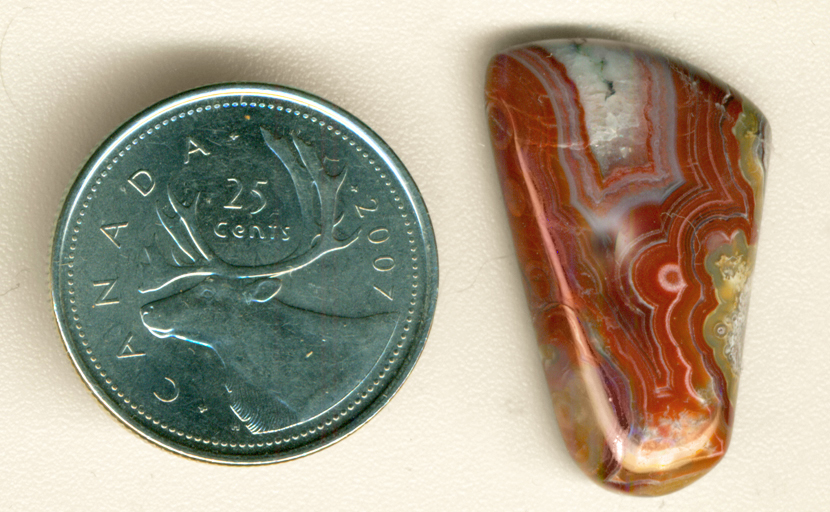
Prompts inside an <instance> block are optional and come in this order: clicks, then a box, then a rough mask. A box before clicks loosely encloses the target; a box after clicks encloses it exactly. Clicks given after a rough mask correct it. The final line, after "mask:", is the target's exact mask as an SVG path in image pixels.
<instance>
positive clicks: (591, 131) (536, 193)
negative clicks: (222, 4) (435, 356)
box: [486, 40, 769, 494]
mask: <svg viewBox="0 0 830 512" xmlns="http://www.w3.org/2000/svg"><path fill="white" fill-rule="evenodd" d="M486 98H487V113H488V117H489V123H490V133H491V137H492V144H493V148H494V153H495V158H496V163H497V167H498V172H499V178H500V181H501V185H502V190H503V192H504V199H505V203H506V206H507V212H508V217H509V219H510V225H511V228H512V232H513V239H514V242H515V247H516V252H517V255H518V260H519V264H520V266H521V273H522V276H523V278H524V283H525V290H526V292H527V299H528V303H529V305H530V311H531V314H532V317H533V322H534V324H535V327H536V331H537V334H538V342H539V348H540V350H541V354H542V359H543V362H544V370H545V374H546V376H547V382H548V385H549V388H550V393H551V396H552V398H553V403H554V408H555V411H556V417H557V420H558V422H559V426H560V430H561V432H562V436H563V438H564V440H565V444H566V446H567V448H568V450H569V451H570V453H571V455H572V456H573V458H574V460H575V461H576V462H577V464H578V465H579V466H580V467H581V468H582V470H583V471H584V472H585V473H586V474H588V475H589V476H590V477H591V478H592V479H594V480H596V481H598V482H599V483H601V484H604V485H606V486H609V487H612V488H616V489H619V490H623V491H629V492H632V493H636V494H664V493H666V492H671V491H673V490H675V489H678V488H680V487H682V486H684V485H686V484H688V483H690V482H692V481H694V480H695V479H697V478H699V477H700V476H702V475H703V474H704V473H706V472H707V471H709V470H710V469H711V468H712V467H713V466H714V465H715V464H716V463H717V462H718V461H719V460H720V459H721V458H722V457H723V455H724V453H725V451H726V448H727V446H728V444H729V438H730V434H731V429H732V424H733V419H734V415H735V400H736V397H737V387H738V377H739V375H740V372H741V352H742V346H743V338H744V331H745V328H746V318H747V308H748V306H749V294H750V277H751V275H752V269H753V265H754V262H755V252H756V246H757V243H758V226H759V221H760V216H761V204H762V200H763V192H764V181H765V175H766V162H767V152H768V144H769V142H768V141H769V128H768V125H767V122H766V120H765V119H764V117H763V115H762V114H761V113H760V112H759V111H758V110H757V109H756V108H755V106H753V105H752V104H751V103H750V102H749V101H747V100H745V99H744V98H742V97H741V96H740V94H738V93H737V92H736V91H734V90H732V89H731V88H729V87H728V86H726V85H725V84H723V83H721V82H718V81H717V80H715V79H713V78H712V77H711V76H709V75H708V74H706V73H704V72H701V71H699V70H696V69H694V68H692V67H690V66H688V65H687V64H684V63H682V62H680V61H677V60H674V59H671V58H669V57H666V56H664V55H661V54H659V53H655V52H652V51H649V50H645V49H643V48H640V47H635V46H630V45H626V44H621V43H616V42H609V41H594V40H579V41H574V40H553V41H543V42H539V43H535V44H531V45H527V46H522V47H518V48H513V49H510V50H508V51H506V52H504V53H501V54H499V55H497V56H496V57H494V58H493V60H492V61H491V63H490V67H489V69H488V73H487V89H486Z"/></svg>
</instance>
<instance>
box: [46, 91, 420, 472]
mask: <svg viewBox="0 0 830 512" xmlns="http://www.w3.org/2000/svg"><path fill="white" fill-rule="evenodd" d="M436 291H437V260H436V252H435V245H434V238H433V235H432V230H431V226H430V223H429V218H428V216H427V214H426V210H425V208H424V205H423V202H422V200H421V198H420V195H419V193H418V191H417V189H416V187H415V185H414V183H413V182H412V180H411V178H410V176H409V174H408V173H407V171H406V170H405V168H404V167H403V165H402V164H401V163H400V161H399V160H398V159H397V158H396V157H395V155H394V154H393V153H392V151H391V150H390V149H389V148H388V147H387V146H386V144H384V143H383V141H381V140H380V139H379V138H378V137H377V136H376V135H375V134H374V133H373V132H371V130H369V129H368V128H367V127H366V126H365V125H363V124H362V123H360V122H359V121H358V120H356V119H355V118H354V117H352V116H351V115H349V114H347V113H346V112H344V111H342V110H340V109H338V108H337V107H335V106H333V105H331V104H329V103H327V102H325V101H323V100H320V99H319V98H315V97H313V96H311V95H308V94H306V93H302V92H299V91H294V90H291V89H285V88H279V87H273V86H264V85H256V84H252V85H246V84H229V85H220V86H212V87H209V88H204V89H199V90H195V91H191V92H188V93H184V94H182V95H179V96H177V97H174V98H171V99H169V100H166V101H164V102H161V103H159V104H158V105H155V106H153V107H151V108H150V109H148V110H147V111H145V112H143V113H141V114H139V115H138V116H136V118H134V119H133V120H131V121H129V122H128V123H126V124H125V125H124V126H123V127H122V128H121V129H119V130H118V131H117V132H116V133H115V134H113V135H112V136H111V137H110V138H109V139H108V140H107V141H105V142H104V144H103V145H102V146H101V148H99V149H98V151H96V153H95V154H94V155H93V156H92V158H91V159H90V161H89V162H88V163H87V165H86V166H85V167H84V168H83V169H82V171H81V174H80V176H79V177H78V179H77V181H76V183H75V184H74V185H73V187H72V189H71V190H70V192H69V196H68V198H67V201H66V204H65V205H64V209H63V211H62V213H61V216H60V219H59V224H58V229H57V232H56V238H55V244H54V249H53V299H54V306H55V312H56V315H57V318H58V323H59V326H60V329H61V334H62V335H63V338H64V341H65V343H66V346H67V349H68V352H69V354H70V356H71V358H72V360H73V362H74V363H75V365H76V367H77V368H78V371H79V373H80V374H81V376H82V377H83V378H84V380H85V381H86V382H87V384H88V385H89V386H90V388H91V389H92V391H93V392H94V394H95V395H96V396H97V397H98V398H99V399H100V400H101V402H102V403H103V404H104V405H105V406H106V407H107V408H108V409H109V410H110V411H112V412H113V413H114V414H115V415H116V416H117V417H118V418H120V419H121V420H122V421H124V422H125V423H126V424H127V425H128V426H130V427H131V428H133V429H134V430H136V431H137V432H138V433H140V434H141V435H143V436H144V437H146V438H147V439H149V440H151V441H153V442H156V443H158V444H160V445H162V446H164V447H166V448H169V449H171V450H173V451H175V452H178V453H181V454H184V455H188V456H191V457H194V458H198V459H203V460H209V461H214V462H224V463H236V464H254V463H266V462H276V461H282V460H287V459H291V458H295V457H297V456H300V455H304V454H306V453H310V452H312V451H315V450H317V449H320V448H322V447H324V446H326V445H328V444H330V443H332V442H334V441H336V440H338V439H340V438H342V437H343V436H345V435H347V434H349V433H351V432H352V431H354V430H355V429H356V428H357V427H359V426H360V425H361V424H362V423H364V422H365V421H366V420H368V419H369V418H371V417H372V416H373V415H374V414H375V413H376V412H377V411H378V410H379V409H380V408H381V407H382V406H383V405H384V404H385V403H386V402H387V401H388V399H389V398H390V397H391V396H392V395H393V394H394V393H395V392H396V391H397V389H398V388H399V387H400V385H401V384H402V382H403V380H404V379H405V378H406V376H407V375H408V373H409V372H410V371H411V369H412V367H413V365H414V363H415V361H416V359H417V357H418V355H419V354H420V352H421V350H422V348H423V345H424V342H425V339H426V335H427V333H428V331H429V326H430V323H431V318H432V314H433V311H434V307H435V298H436Z"/></svg>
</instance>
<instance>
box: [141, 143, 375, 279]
mask: <svg viewBox="0 0 830 512" xmlns="http://www.w3.org/2000/svg"><path fill="white" fill-rule="evenodd" d="M262 136H263V139H264V140H265V143H266V145H267V146H268V147H269V148H270V149H271V151H273V152H274V154H275V155H277V158H279V160H280V161H281V162H282V164H283V165H284V166H285V168H286V169H287V170H288V173H289V175H290V176H291V179H292V180H293V182H294V187H295V189H296V191H297V197H298V199H299V203H300V209H301V212H302V218H303V219H304V220H305V219H309V218H310V217H311V212H313V210H314V202H315V196H316V199H317V200H318V201H319V203H320V218H319V224H320V232H319V233H318V234H317V235H316V236H315V237H314V238H313V239H312V241H311V244H310V245H309V247H308V249H307V250H306V251H305V252H303V253H302V254H300V255H298V256H295V257H293V258H290V259H286V260H282V261H278V262H276V263H271V264H267V265H257V266H244V265H231V264H229V263H227V262H225V261H223V260H222V259H221V258H219V257H218V256H217V255H216V254H215V253H214V252H212V251H211V250H210V248H209V246H208V244H206V243H205V242H204V241H203V240H202V239H201V237H200V236H199V230H198V228H197V226H196V213H197V212H198V203H199V197H200V196H199V195H197V196H196V198H195V199H194V200H193V202H192V203H191V204H190V206H184V205H182V204H181V203H180V202H179V201H178V200H177V199H176V198H175V196H174V195H173V193H172V192H171V191H170V190H169V188H168V190H167V199H168V201H169V202H170V206H171V207H172V208H173V211H174V212H175V218H174V219H173V220H172V221H171V220H169V219H168V220H165V219H164V215H163V214H162V213H161V212H160V211H159V210H158V208H157V209H156V211H157V214H158V218H159V220H160V221H161V225H162V226H163V227H164V229H165V231H166V232H167V234H168V235H170V237H171V238H172V239H173V241H174V242H175V244H176V246H177V247H178V248H179V249H180V250H181V251H182V252H183V253H184V254H185V256H186V257H187V259H188V260H190V262H189V264H187V266H184V265H183V266H181V267H178V268H180V269H182V270H184V269H187V271H186V272H184V273H181V274H178V275H176V276H175V277H173V278H170V279H166V280H163V281H162V282H161V283H159V284H153V285H151V286H149V287H147V288H143V289H141V290H139V291H140V292H141V293H151V292H155V291H158V290H160V289H162V288H164V287H166V286H168V285H170V284H171V283H173V282H176V281H179V280H181V279H185V278H188V277H193V276H209V275H221V276H226V277H235V278H239V279H256V278H266V277H267V278H277V277H280V276H283V275H286V274H290V273H291V272H294V271H297V270H300V269H301V268H304V267H306V266H308V265H310V264H311V263H314V262H315V261H317V260H318V259H320V258H322V257H323V256H325V255H326V254H329V253H332V252H335V251H340V250H342V249H345V248H346V247H349V246H350V245H352V244H353V243H354V242H355V241H356V240H357V237H358V235H359V234H360V230H357V231H356V232H355V233H354V234H352V235H351V236H350V237H349V238H347V239H345V240H338V239H337V238H335V237H334V232H335V229H336V228H337V226H338V224H340V221H341V220H342V219H343V215H342V214H340V215H338V214H337V197H338V194H339V193H340V187H341V186H342V185H343V182H344V181H345V178H346V172H345V171H344V172H341V173H340V174H339V175H337V176H330V175H329V174H328V173H326V171H325V169H324V167H323V164H322V162H321V161H320V158H319V157H318V156H317V154H316V153H315V152H314V150H313V149H312V148H311V147H310V146H309V145H307V144H305V143H304V142H302V141H300V140H298V139H296V138H295V137H293V136H292V145H293V147H294V148H295V149H296V151H297V154H298V155H299V157H300V159H299V160H298V159H297V158H295V157H294V154H293V152H292V151H291V146H289V144H288V143H287V142H286V141H285V140H283V139H277V138H275V137H273V136H272V135H271V134H270V133H269V132H268V131H266V130H265V129H262ZM176 261H177V262H178V260H176Z"/></svg>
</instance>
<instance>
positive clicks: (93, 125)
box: [0, 0, 830, 511]
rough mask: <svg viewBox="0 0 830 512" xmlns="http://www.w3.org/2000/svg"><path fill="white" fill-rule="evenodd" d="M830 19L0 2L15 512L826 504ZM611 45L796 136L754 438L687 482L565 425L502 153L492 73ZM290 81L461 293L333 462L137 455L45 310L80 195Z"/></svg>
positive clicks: (7, 370) (586, 10)
mask: <svg viewBox="0 0 830 512" xmlns="http://www.w3.org/2000/svg"><path fill="white" fill-rule="evenodd" d="M828 26H830V5H828V2H819V1H815V2H806V1H804V2H787V1H783V0H781V1H778V2H774V1H764V0H735V1H732V2H723V1H720V0H713V1H700V2H692V1H689V0H656V1H642V2H636V1H635V2H621V1H608V2H580V1H577V0H570V1H560V0H544V1H532V0H527V1H521V2H509V1H504V0H503V1H501V2H493V3H489V4H488V3H478V2H473V1H464V0H461V1H457V2H447V1H433V2H426V1H423V2H417V1H412V2H388V3H387V4H385V5H382V4H379V3H377V2H343V1H337V2H336V1H331V2H310V1H293V2H288V1H287V2H278V1H275V0H268V1H250V2H231V1H228V0H226V1H224V2H218V1H214V2H201V3H199V2H187V1H181V0H176V1H170V0H167V1H155V2H149V1H148V2H138V1H136V2H129V3H127V2H124V3H123V5H121V6H116V5H115V2H103V1H100V2H82V1H76V2H68V1H66V2H60V1H57V0H51V1H44V2H40V3H38V2H29V1H24V0H2V2H0V37H2V39H0V195H1V196H2V206H0V209H1V210H2V217H0V219H2V222H0V261H1V262H2V263H0V325H2V329H3V335H2V339H0V379H2V380H0V441H2V447H0V510H4V511H5V510H17V511H33V510H107V511H113V510H175V511H183V510H200V511H207V510H231V509H240V510H279V511H291V510H326V511H331V510H345V511H357V510H395V511H398V510H400V511H410V510H413V511H414V510H429V511H433V510H437V511H444V510H446V511H455V510H493V511H495V510H499V511H513V510H516V511H519V510H604V511H610V510H657V509H661V510H694V511H698V510H746V511H750V510H753V511H754V510H828V509H830V508H827V507H830V505H828V502H830V498H828V495H827V494H828V484H827V479H828V476H827V475H828V472H830V457H828V456H829V455H830V428H828V421H829V420H830V412H829V411H830V409H828V407H830V406H829V405H828V399H829V398H830V386H828V385H827V378H828V371H830V340H829V339H828V334H827V332H828V328H827V322H828V321H827V310H828V299H830V292H828V289H830V275H829V274H828V270H830V266H829V265H828V262H830V258H828V252H827V251H828V249H830V242H829V241H828V238H830V205H828V192H830V169H828V165H830V164H828V162H830V127H829V126H828V122H827V120H828V119H830V101H828V100H827V94H828V92H830V91H829V90H828V89H829V88H830V86H829V85H828V84H830V70H828V62H830V38H828V34H829V33H830V32H828ZM568 36H591V37H610V38H615V39H620V40H623V41H629V42H636V43H641V44H645V45H647V46H650V47H653V48H657V49H661V50H663V51H665V52H668V53H669V54H671V55H674V56H676V57H679V58H682V59H685V60H687V61H689V62H691V63H693V64H695V65H697V66H699V67H701V68H703V69H705V70H707V71H709V72H711V73H713V74H714V75H716V76H718V77H720V78H721V79H723V80H725V81H726V82H728V83H729V84H731V85H732V86H733V87H735V88H736V89H738V90H740V91H742V92H743V93H744V94H745V95H746V96H747V97H749V98H751V99H752V100H753V101H754V102H755V103H756V104H757V105H758V106H759V107H760V108H761V110H762V111H763V112H765V113H766V115H767V116H768V118H769V120H770V123H771V126H772V131H773V141H774V148H773V149H774V152H773V156H772V162H771V172H770V175H769V181H768V186H767V202H766V206H765V209H764V215H765V218H764V221H763V229H762V239H761V247H760V251H759V259H758V264H757V268H756V277H755V280H754V283H753V285H754V286H753V289H754V290H753V298H752V308H751V311H750V318H749V329H748V332H747V343H746V351H745V359H744V368H745V370H744V375H743V378H742V382H741V389H740V401H739V406H738V410H737V420H736V424H735V432H734V438H733V442H732V446H731V448H730V452H729V454H728V455H727V457H726V458H725V460H724V461H723V462H722V463H721V464H720V465H719V466H718V467H717V468H716V469H715V470H714V471H712V472H711V473H710V474H709V475H708V476H706V477H705V478H704V479H703V480H701V481H699V482H698V483H695V484H694V485H692V486H691V487H689V488H687V489H685V490H683V491H680V492H677V493H675V494H671V495H669V496H665V497H662V498H655V499H635V498H631V497H628V496H622V495H617V494H613V493H610V492H608V491H605V490H602V489H600V488H599V487H597V486H596V485H594V484H593V483H591V482H590V481H589V480H588V479H586V478H585V477H584V476H583V475H582V474H581V473H579V472H578V470H577V469H576V466H575V465H574V464H573V463H572V462H571V461H570V458H569V457H568V455H567V453H566V451H565V448H564V445H563V444H562V441H561V440H560V437H559V432H558V429H557V426H556V424H555V421H554V419H553V417H552V408H551V406H550V405H549V399H548V395H547V392H546V389H545V383H544V380H543V377H542V372H541V369H540V366H539V363H538V357H537V355H536V348H535V340H534V334H533V332H532V329H531V326H530V322H529V318H528V314H527V311H526V306H525V303H524V296H523V292H522V290H521V284H520V279H519V274H518V271H517V265H516V261H515V258H514V256H513V252H512V246H511V241H510V239H509V233H508V229H507V223H506V216H505V213H504V211H503V206H502V202H501V196H500V191H499V189H498V183H497V180H496V175H495V170H494V164H493V161H492V157H491V154H490V146H489V142H488V138H487V133H486V123H485V118H484V112H483V101H482V87H483V77H484V70H485V66H486V64H487V61H488V59H489V57H490V56H491V55H492V54H493V53H494V52H496V51H498V50H500V49H503V48H505V47H507V46H510V45H513V44H516V43H521V42H529V41H533V40H537V39H542V38H551V37H568ZM235 80H255V81H264V82H274V83H280V84H284V85H288V86H291V87H297V88H300V89H304V90H307V91H309V92H312V93H314V94H317V95H320V96H322V97H324V98H326V99H328V100H330V101H332V102H334V103H336V104H338V105H340V106H341V107H343V108H345V109H346V110H348V111H350V112H351V113H353V114H354V115H356V116H357V117H359V118H360V119H362V120H363V121H364V122H366V123H367V124H368V125H369V126H371V127H372V128H373V129H374V130H375V131H377V132H378V133H379V134H380V135H381V136H382V137H383V138H384V139H385V140H386V142H387V143H388V144H389V145H390V146H391V147H392V148H393V149H394V150H395V151H396V152H397V154H398V155H399V156H400V158H401V159H402V160H403V162H404V163H405V164H406V165H407V167H408V168H409V171H410V172H411V174H412V176H413V177H414V179H415V180H416V182H417V183H418V186H419V187H420V189H421V192H422V193H423V196H424V198H425V200H426V202H427V205H428V207H429V210H430V214H431V216H432V220H433V223H434V225H435V232H436V236H437V239H438V248H439V257H440V268H441V285H440V294H439V302H438V312H437V315H436V317H435V323H434V327H433V330H432V335H431V337H430V339H429V342H428V344H427V348H426V351H425V352H424V354H423V357H422V358H421V360H420V362H419V363H418V366H417V367H416V369H415V371H414V373H413V374H412V376H411V378H410V379H409V381H408V382H407V383H406V384H405V385H404V387H403V388H402V390H401V392H400V393H399V395H398V396H397V397H396V398H395V399H394V400H393V401H392V402H391V403H390V404H389V406H388V407H386V408H385V409H384V410H383V411H382V412H381V413H380V414H379V415H378V416H377V417H376V418H375V419H374V420H373V421H372V422H370V423H369V424H368V425H366V426H365V427H363V428H362V429H360V430H359V431H358V432H356V433H355V434H354V435H353V436H351V437H349V438H347V439H345V440H343V441H341V442H340V443H338V444H336V445H334V446H333V447H331V448H329V449H326V450H324V451H322V452H320V453H317V454H315V455H313V456H310V457H306V458H304V459H301V460H297V461H293V462H289V463H286V464H280V465H271V466H265V467H251V468H238V467H225V466H218V465H211V464H206V463H200V462H195V461H192V460H188V459H184V458H181V457H178V456H175V455H172V454H170V453H168V452H166V451H164V450H161V449H159V448H157V447H155V446H153V445H151V444H149V443H147V442H145V441H143V440H142V439H140V438H139V437H137V436H136V435H134V434H133V433H131V432H130V431H129V430H127V429H126V428H124V427H123V426H121V425H120V424H119V423H118V422H117V421H116V420H115V419H114V418H113V417H111V416H110V415H109V414H108V413H107V412H106V411H105V410H104V409H103V408H102V407H101V406H99V405H98V403H97V401H96V400H95V399H94V398H92V396H91V395H90V394H89V393H88V392H87V390H86V388H85V387H84V385H83V384H82V382H81V380H80V379H79V378H78V377H77V375H76V373H75V371H74V369H73V368H72V365H71V363H70V361H69V359H68V358H67V356H66V354H65V351H64V348H63V344H62V343H61V341H60V338H59V335H58V332H57V330H56V328H55V325H54V320H53V315H52V313H51V310H50V301H49V296H48V268H49V261H48V258H49V256H48V254H49V245H50V240H51V237H52V230H53V223H54V219H55V216H56V213H57V211H58V207H59V203H60V201H61V198H62V196H63V193H64V190H65V189H66V187H67V186H68V185H69V184H70V182H71V180H72V178H73V176H74V174H75V170H76V169H77V168H78V167H79V166H80V165H81V164H83V162H84V160H85V158H86V156H87V155H88V154H89V152H90V151H91V150H92V149H93V148H94V147H95V145H96V144H97V143H98V142H99V141H100V140H101V139H102V138H103V137H105V136H106V135H108V134H109V133H110V132H111V131H112V130H114V129H115V128H116V127H117V126H118V125H119V124H121V123H122V122H123V121H124V120H126V119H127V118H128V117H130V116H131V115H133V114H134V113H136V112H138V111H139V110H141V109H143V108H144V107H146V106H148V105H150V104H151V103H153V102H155V101H157V100H160V99H162V98H165V97H167V96H169V95H171V94H174V93H176V92H179V91H182V90H185V89H189V88H192V87H196V86H200V85H204V84H209V83H214V82H220V81H235Z"/></svg>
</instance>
